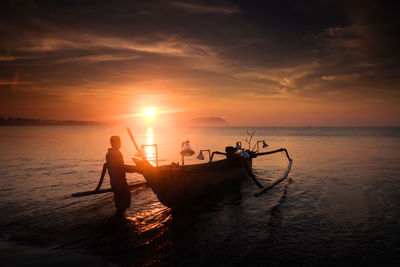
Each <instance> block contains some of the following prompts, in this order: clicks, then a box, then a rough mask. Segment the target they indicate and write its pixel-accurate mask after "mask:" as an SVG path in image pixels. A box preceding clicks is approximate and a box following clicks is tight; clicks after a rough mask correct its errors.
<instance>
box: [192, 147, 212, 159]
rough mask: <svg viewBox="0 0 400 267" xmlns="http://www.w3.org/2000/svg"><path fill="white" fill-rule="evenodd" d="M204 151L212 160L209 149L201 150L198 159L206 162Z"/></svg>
mask: <svg viewBox="0 0 400 267" xmlns="http://www.w3.org/2000/svg"><path fill="white" fill-rule="evenodd" d="M203 151H205V152H208V158H210V153H211V152H210V150H209V149H201V150H200V153H199V155H197V157H196V158H197V159H199V160H204V155H203Z"/></svg>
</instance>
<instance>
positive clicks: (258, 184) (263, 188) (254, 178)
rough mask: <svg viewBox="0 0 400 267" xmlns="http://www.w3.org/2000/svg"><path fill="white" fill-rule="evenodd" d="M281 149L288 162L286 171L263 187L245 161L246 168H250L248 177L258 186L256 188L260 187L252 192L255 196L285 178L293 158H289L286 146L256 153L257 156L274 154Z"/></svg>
mask: <svg viewBox="0 0 400 267" xmlns="http://www.w3.org/2000/svg"><path fill="white" fill-rule="evenodd" d="M282 151H284V152H285V153H286V157H287V158H288V160H289V164H288V167H287V170H286V172H285V173H284V174H283V176H282V177H281V178H279V179H278V180H276V181H275V182H273V183H272V184H270V185H269V186H267V187H264V186H262V185H261V184H260V182H259V181H258V180H257V179H256V177H255V175H254V173H253V171H252V170H251V168H249V166H248V165H247V163H246V165H247V166H246V168H247V169H248V171H249V170H250V171H249V174H250V177H251V178H252V179H253V181H254V183H255V184H256V185H257V186H258V188H260V190H259V191H258V192H256V193H255V194H254V195H255V196H256V197H259V196H260V195H262V194H264V193H265V192H267V191H268V190H270V189H271V188H273V187H274V186H276V185H277V184H279V183H280V182H282V181H283V180H285V179H286V178H287V177H288V175H289V172H290V170H291V169H292V163H293V160H292V159H291V158H290V156H289V153H288V152H287V150H286V148H280V149H277V150H273V151H268V152H262V153H256V155H255V156H256V157H257V156H264V155H269V154H274V153H278V152H282Z"/></svg>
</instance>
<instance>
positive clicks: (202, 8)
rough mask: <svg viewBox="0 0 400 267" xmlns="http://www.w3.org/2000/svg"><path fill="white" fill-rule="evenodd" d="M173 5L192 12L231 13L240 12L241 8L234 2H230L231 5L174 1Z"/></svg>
mask: <svg viewBox="0 0 400 267" xmlns="http://www.w3.org/2000/svg"><path fill="white" fill-rule="evenodd" d="M171 6H174V7H177V8H180V9H183V10H185V11H186V12H188V13H192V14H208V13H217V14H226V15H229V14H237V13H240V9H239V8H238V7H236V6H233V5H232V4H230V6H211V5H203V4H195V3H184V2H172V3H171Z"/></svg>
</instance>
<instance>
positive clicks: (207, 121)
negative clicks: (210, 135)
mask: <svg viewBox="0 0 400 267" xmlns="http://www.w3.org/2000/svg"><path fill="white" fill-rule="evenodd" d="M187 124H188V125H189V126H227V125H228V122H227V121H226V120H224V119H223V118H221V117H200V118H193V119H191V120H189V121H187Z"/></svg>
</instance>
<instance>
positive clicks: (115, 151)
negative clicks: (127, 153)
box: [95, 135, 136, 219]
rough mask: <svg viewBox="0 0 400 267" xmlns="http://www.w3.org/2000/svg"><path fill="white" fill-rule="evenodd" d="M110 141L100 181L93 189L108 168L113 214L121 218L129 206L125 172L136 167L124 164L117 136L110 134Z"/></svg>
mask: <svg viewBox="0 0 400 267" xmlns="http://www.w3.org/2000/svg"><path fill="white" fill-rule="evenodd" d="M110 143H111V148H109V149H108V153H107V155H106V163H104V165H103V171H102V172H101V177H100V181H99V184H98V185H97V187H96V189H95V191H98V190H99V189H100V186H101V184H102V183H103V180H104V176H105V174H106V170H107V169H108V175H109V176H110V184H111V188H112V190H113V192H114V202H115V207H116V208H117V211H116V214H115V216H116V217H117V218H118V219H122V218H123V217H124V212H125V210H126V209H128V208H129V207H130V206H131V193H130V190H129V186H128V183H127V182H126V175H125V173H126V172H136V167H135V166H130V165H125V164H124V158H123V156H122V153H121V152H120V151H119V149H120V148H121V139H120V138H119V136H117V135H114V136H111V138H110Z"/></svg>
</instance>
